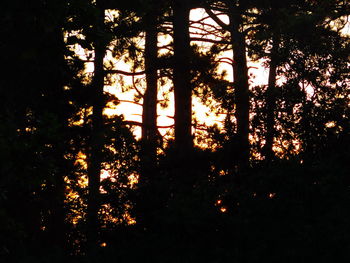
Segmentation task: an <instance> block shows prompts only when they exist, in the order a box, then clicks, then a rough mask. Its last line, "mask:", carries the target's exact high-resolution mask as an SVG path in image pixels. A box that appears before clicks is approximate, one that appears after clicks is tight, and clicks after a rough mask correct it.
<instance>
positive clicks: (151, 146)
mask: <svg viewBox="0 0 350 263" xmlns="http://www.w3.org/2000/svg"><path fill="white" fill-rule="evenodd" d="M145 23H146V24H147V25H146V26H147V28H146V40H145V71H146V85H147V87H146V91H145V95H144V100H143V112H142V138H141V139H142V153H141V158H142V159H141V175H140V179H139V186H140V191H139V195H140V196H139V198H138V200H137V207H138V209H137V210H138V214H139V218H138V219H137V221H138V224H140V225H142V227H144V228H148V227H150V226H151V225H153V223H154V222H153V216H152V215H153V214H154V210H156V209H157V207H158V205H157V204H158V201H161V200H157V198H154V195H155V194H156V191H157V189H154V187H153V185H154V184H155V182H156V180H157V133H158V130H157V93H158V83H157V82H158V73H157V67H156V64H157V57H158V47H157V43H158V30H157V14H156V12H153V11H152V12H150V13H148V14H147V15H146V17H145ZM158 199H159V196H158Z"/></svg>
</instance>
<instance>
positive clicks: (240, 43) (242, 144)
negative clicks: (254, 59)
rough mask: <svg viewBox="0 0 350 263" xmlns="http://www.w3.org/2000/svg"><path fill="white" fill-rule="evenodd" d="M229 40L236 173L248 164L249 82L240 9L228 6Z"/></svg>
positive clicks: (239, 172) (244, 169)
mask: <svg viewBox="0 0 350 263" xmlns="http://www.w3.org/2000/svg"><path fill="white" fill-rule="evenodd" d="M229 10H230V14H229V18H230V26H231V42H232V49H233V61H234V62H233V78H234V88H235V98H236V120H237V144H238V149H237V150H238V156H237V158H238V160H237V163H238V174H239V175H241V173H242V172H243V173H244V171H246V169H247V168H248V165H249V151H250V145H249V83H248V67H247V58H246V43H245V35H244V33H243V32H242V31H243V30H242V16H241V14H240V10H238V8H235V7H230V9H229Z"/></svg>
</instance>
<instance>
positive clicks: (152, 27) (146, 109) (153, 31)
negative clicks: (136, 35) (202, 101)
mask: <svg viewBox="0 0 350 263" xmlns="http://www.w3.org/2000/svg"><path fill="white" fill-rule="evenodd" d="M145 20H146V23H147V30H146V43H145V71H146V83H147V87H146V92H145V95H144V101H143V112H142V141H143V144H144V147H145V149H146V151H144V154H145V155H147V157H146V156H145V157H146V158H147V159H149V161H150V164H151V166H153V165H154V163H155V159H156V153H157V152H156V151H157V147H156V145H157V92H158V85H157V82H158V75H157V67H156V61H157V56H158V47H157V43H158V40H157V37H158V33H157V17H156V14H155V13H153V12H151V13H150V14H148V15H147V18H146V19H145Z"/></svg>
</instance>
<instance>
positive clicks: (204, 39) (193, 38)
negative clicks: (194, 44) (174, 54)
mask: <svg viewBox="0 0 350 263" xmlns="http://www.w3.org/2000/svg"><path fill="white" fill-rule="evenodd" d="M190 40H191V41H201V42H208V43H214V44H231V43H230V42H228V41H224V40H214V39H208V38H200V37H191V38H190Z"/></svg>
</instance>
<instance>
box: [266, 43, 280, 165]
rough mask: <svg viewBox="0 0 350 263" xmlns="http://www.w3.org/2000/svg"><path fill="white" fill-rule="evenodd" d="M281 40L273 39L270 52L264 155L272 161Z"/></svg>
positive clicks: (273, 155)
mask: <svg viewBox="0 0 350 263" xmlns="http://www.w3.org/2000/svg"><path fill="white" fill-rule="evenodd" d="M278 46H279V41H278V39H277V38H276V37H273V39H272V48H271V53H270V71H269V80H268V86H267V94H266V95H267V96H266V136H265V141H266V142H265V146H264V155H265V160H266V161H267V162H270V161H271V160H273V158H274V157H275V153H274V151H273V139H274V137H275V108H276V74H277V65H278V61H277V60H278Z"/></svg>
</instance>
